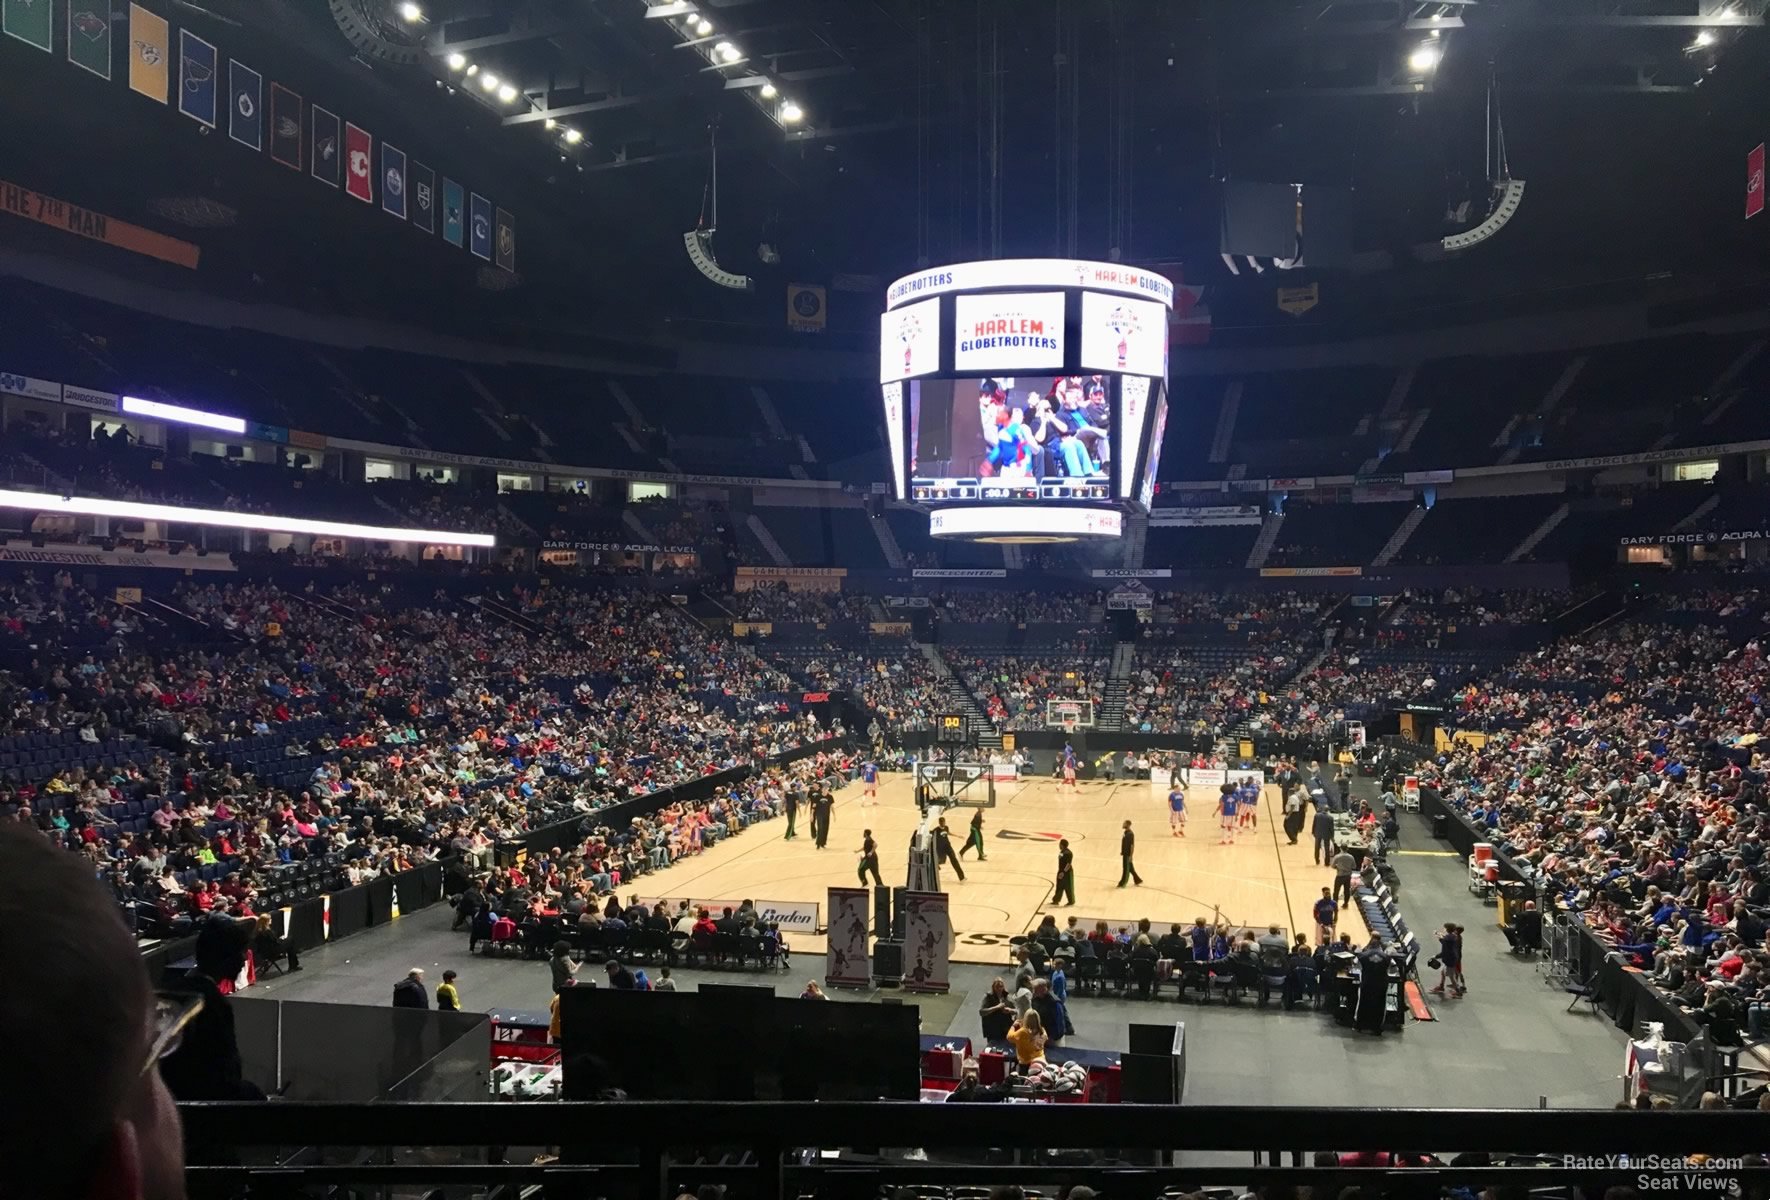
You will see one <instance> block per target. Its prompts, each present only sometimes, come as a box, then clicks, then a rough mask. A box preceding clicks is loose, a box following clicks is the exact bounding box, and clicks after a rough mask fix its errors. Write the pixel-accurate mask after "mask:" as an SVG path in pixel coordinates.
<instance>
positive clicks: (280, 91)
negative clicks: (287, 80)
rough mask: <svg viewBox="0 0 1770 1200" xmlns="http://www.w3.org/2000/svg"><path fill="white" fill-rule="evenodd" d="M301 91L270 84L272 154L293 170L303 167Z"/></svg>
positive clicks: (278, 84)
mask: <svg viewBox="0 0 1770 1200" xmlns="http://www.w3.org/2000/svg"><path fill="white" fill-rule="evenodd" d="M301 134H302V129H301V93H300V92H296V91H291V90H290V89H289V88H286V87H284V86H283V85H282V84H280V83H273V84H271V85H270V156H271V157H272V158H273V159H275V160H276V161H277V162H280V163H282V164H283V165H284V166H285V167H288V168H289V169H290V170H291V171H299V170H300V169H301V141H302V137H301Z"/></svg>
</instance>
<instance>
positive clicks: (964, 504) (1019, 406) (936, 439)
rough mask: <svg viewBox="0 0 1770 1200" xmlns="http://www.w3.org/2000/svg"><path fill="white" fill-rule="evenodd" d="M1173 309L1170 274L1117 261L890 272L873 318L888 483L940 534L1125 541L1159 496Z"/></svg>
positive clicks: (1019, 262)
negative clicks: (1128, 520) (1136, 514)
mask: <svg viewBox="0 0 1770 1200" xmlns="http://www.w3.org/2000/svg"><path fill="white" fill-rule="evenodd" d="M1173 307H1174V285H1173V283H1172V281H1170V280H1168V279H1167V278H1165V277H1163V276H1161V275H1157V274H1155V273H1153V272H1151V271H1145V270H1141V269H1139V268H1136V267H1128V266H1125V265H1123V264H1120V263H1101V262H1085V261H1080V260H1075V259H1055V258H1023V259H1002V260H998V261H994V262H972V263H955V264H953V265H951V266H945V267H933V268H930V269H928V270H925V271H918V272H916V273H915V274H913V275H906V276H904V277H903V278H902V279H899V280H897V281H896V282H895V283H893V284H892V285H891V286H890V288H889V289H888V290H887V291H886V294H885V312H884V314H883V315H882V316H881V317H880V319H879V383H880V389H881V393H882V396H883V400H884V405H885V425H886V430H887V433H888V435H889V438H890V450H891V464H892V480H891V483H892V488H893V494H894V495H895V496H896V497H897V498H898V499H900V500H908V501H911V502H913V503H915V504H917V505H920V506H923V507H925V508H926V509H927V511H928V514H929V529H930V532H932V533H933V534H934V536H936V537H954V538H965V539H969V540H973V541H994V542H1062V541H1079V540H1084V539H1096V538H1113V537H1118V536H1120V534H1121V533H1122V532H1123V527H1124V516H1125V514H1126V513H1127V512H1133V511H1138V510H1139V509H1141V510H1144V511H1147V509H1148V507H1149V504H1150V501H1151V499H1152V498H1153V496H1154V492H1155V479H1156V471H1157V469H1158V465H1159V458H1160V453H1161V441H1162V435H1163V433H1164V432H1165V427H1166V422H1167V405H1168V319H1169V314H1170V313H1171V312H1172V311H1173Z"/></svg>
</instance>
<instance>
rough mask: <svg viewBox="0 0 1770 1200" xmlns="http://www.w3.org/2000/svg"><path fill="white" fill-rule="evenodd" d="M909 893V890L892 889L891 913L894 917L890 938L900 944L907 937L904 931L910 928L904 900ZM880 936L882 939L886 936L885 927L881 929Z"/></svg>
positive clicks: (892, 918)
mask: <svg viewBox="0 0 1770 1200" xmlns="http://www.w3.org/2000/svg"><path fill="white" fill-rule="evenodd" d="M880 890H881V891H883V890H884V889H882V888H881V889H880ZM908 892H909V889H908V888H892V889H891V913H892V916H891V933H890V936H891V937H894V938H896V939H897V940H898V941H900V942H901V941H902V940H903V939H904V936H905V932H904V931H905V930H906V929H907V928H908V927H909V917H908V915H907V914H906V913H905V911H904V907H905V906H904V899H903V898H904V896H905V895H906V894H907V893H908ZM879 936H880V937H885V936H886V934H885V932H884V929H883V927H881V929H880V931H879Z"/></svg>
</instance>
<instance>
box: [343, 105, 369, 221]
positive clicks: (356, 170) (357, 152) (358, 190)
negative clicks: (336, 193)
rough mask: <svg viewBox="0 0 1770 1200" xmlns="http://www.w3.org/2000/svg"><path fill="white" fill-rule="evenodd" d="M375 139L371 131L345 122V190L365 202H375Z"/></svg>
mask: <svg viewBox="0 0 1770 1200" xmlns="http://www.w3.org/2000/svg"><path fill="white" fill-rule="evenodd" d="M374 148H375V139H374V138H372V137H370V136H369V131H368V130H366V129H360V128H358V127H357V126H355V125H352V124H351V123H350V122H349V121H346V122H345V123H344V190H345V191H346V192H349V193H350V194H351V195H352V196H354V197H355V198H356V199H358V200H361V201H362V202H363V203H364V204H373V203H374V202H375V184H374V180H373V179H371V178H370V176H371V175H373V174H374V171H373V168H372V164H373V163H374V161H375V160H374V158H373V151H374Z"/></svg>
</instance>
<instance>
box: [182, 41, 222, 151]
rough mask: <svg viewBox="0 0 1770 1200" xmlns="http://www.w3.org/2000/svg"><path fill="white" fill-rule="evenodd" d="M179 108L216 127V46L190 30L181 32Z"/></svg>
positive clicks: (207, 124) (189, 115)
mask: <svg viewBox="0 0 1770 1200" xmlns="http://www.w3.org/2000/svg"><path fill="white" fill-rule="evenodd" d="M178 61H179V68H178V111H179V112H181V113H183V114H184V115H185V116H187V117H189V118H190V119H191V120H193V121H196V122H198V123H199V124H202V125H206V126H208V127H209V128H210V129H214V128H215V61H216V60H215V47H214V46H211V45H210V44H209V43H208V42H205V41H204V40H203V39H202V38H200V37H198V36H197V35H196V34H194V33H192V32H191V31H190V30H188V29H180V30H179V31H178Z"/></svg>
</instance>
